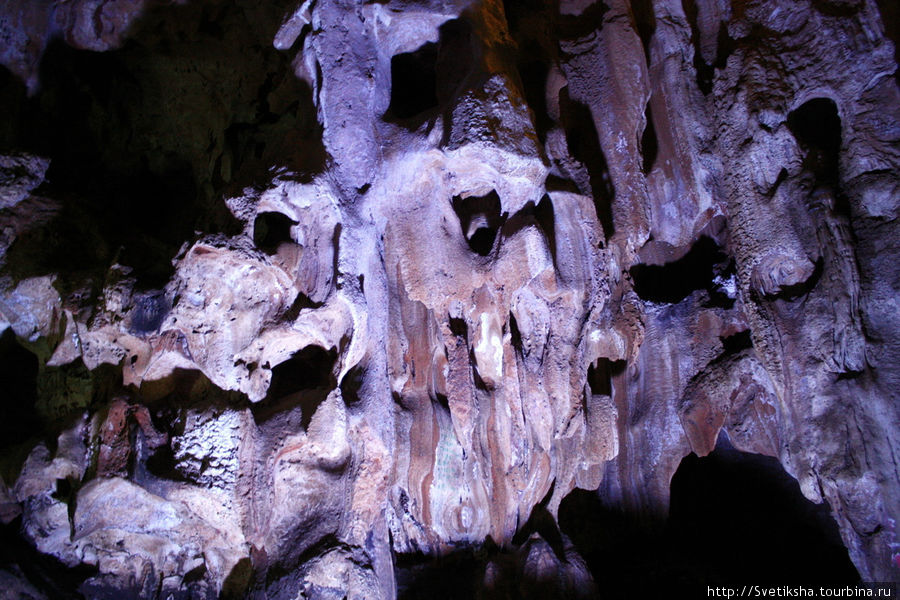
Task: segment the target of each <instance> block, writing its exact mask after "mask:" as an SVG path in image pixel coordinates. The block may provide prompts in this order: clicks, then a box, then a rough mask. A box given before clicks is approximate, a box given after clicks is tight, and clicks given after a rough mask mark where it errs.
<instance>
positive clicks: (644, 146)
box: [640, 100, 659, 175]
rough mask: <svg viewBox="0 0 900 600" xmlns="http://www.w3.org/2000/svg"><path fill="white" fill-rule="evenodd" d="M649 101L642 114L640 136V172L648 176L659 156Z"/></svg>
mask: <svg viewBox="0 0 900 600" xmlns="http://www.w3.org/2000/svg"><path fill="white" fill-rule="evenodd" d="M650 102H651V101H650V100H648V101H647V109H646V111H645V112H644V120H645V121H646V125H644V133H643V134H641V144H640V150H641V170H642V171H643V172H644V175H648V174H649V173H650V171H652V170H653V167H654V166H655V165H656V157H657V155H658V154H659V141H658V140H657V138H656V127H655V126H654V125H653V113H652V112H651V111H650Z"/></svg>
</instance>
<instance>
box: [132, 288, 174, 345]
mask: <svg viewBox="0 0 900 600" xmlns="http://www.w3.org/2000/svg"><path fill="white" fill-rule="evenodd" d="M171 309H172V307H171V305H170V304H169V300H168V299H167V298H166V296H165V295H164V293H163V292H162V291H157V292H152V293H149V294H143V295H141V296H139V297H138V298H137V300H136V301H135V306H134V310H133V311H132V313H131V330H132V331H133V332H134V333H136V334H138V335H143V334H147V333H153V332H155V331H158V330H159V326H160V325H162V322H163V319H165V318H166V315H167V314H169V311H170V310H171Z"/></svg>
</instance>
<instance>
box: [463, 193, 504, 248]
mask: <svg viewBox="0 0 900 600" xmlns="http://www.w3.org/2000/svg"><path fill="white" fill-rule="evenodd" d="M452 204H453V210H454V211H455V212H456V216H457V217H458V218H459V225H460V227H461V228H462V234H463V237H465V238H466V241H467V242H468V244H469V248H471V250H472V252H475V253H476V254H478V255H480V256H487V255H488V254H490V253H491V250H493V248H494V241H495V240H496V239H497V232H498V231H499V230H500V227H501V226H502V225H503V223H504V221H505V220H506V217H505V215H503V214H501V212H500V211H501V204H500V197H499V196H498V195H497V192H493V191H492V192H490V193H488V194H486V195H484V196H467V197H465V198H462V197H460V196H456V197H454V198H453V200H452Z"/></svg>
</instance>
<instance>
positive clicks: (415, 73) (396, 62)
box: [388, 42, 438, 119]
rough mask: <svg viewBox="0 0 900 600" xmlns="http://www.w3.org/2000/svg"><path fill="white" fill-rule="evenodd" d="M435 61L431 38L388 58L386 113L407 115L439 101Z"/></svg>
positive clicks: (435, 51)
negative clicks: (389, 59)
mask: <svg viewBox="0 0 900 600" xmlns="http://www.w3.org/2000/svg"><path fill="white" fill-rule="evenodd" d="M436 62H437V44H435V43H433V42H429V43H427V44H424V45H423V46H422V47H420V48H418V49H417V50H414V51H413V52H405V53H402V54H397V55H395V56H394V57H393V58H391V104H390V107H389V108H388V114H389V115H391V116H393V117H396V118H398V119H409V118H410V117H414V116H416V115H418V114H420V113H423V112H425V111H427V110H430V109H433V108H435V107H436V106H437V105H438V98H437V91H436V90H437V74H436V72H435V63H436Z"/></svg>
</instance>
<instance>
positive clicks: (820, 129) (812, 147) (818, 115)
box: [787, 98, 841, 185]
mask: <svg viewBox="0 0 900 600" xmlns="http://www.w3.org/2000/svg"><path fill="white" fill-rule="evenodd" d="M787 123H788V127H789V128H790V130H791V133H793V134H794V137H795V138H797V141H798V142H800V144H801V145H802V146H803V147H805V149H806V151H807V154H806V157H805V160H804V166H805V167H806V168H807V169H809V170H810V171H811V172H812V173H813V174H814V175H815V176H816V179H817V180H819V181H821V182H824V183H829V184H832V185H836V184H837V182H838V157H839V155H840V151H841V118H840V116H839V115H838V110H837V105H835V103H834V101H833V100H831V99H829V98H813V99H812V100H808V101H807V102H804V103H803V104H801V105H800V106H798V107H797V108H796V109H794V110H792V111H791V112H790V114H789V115H788V121H787Z"/></svg>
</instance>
